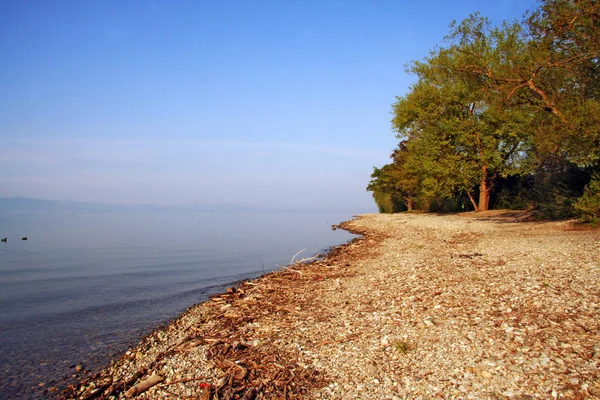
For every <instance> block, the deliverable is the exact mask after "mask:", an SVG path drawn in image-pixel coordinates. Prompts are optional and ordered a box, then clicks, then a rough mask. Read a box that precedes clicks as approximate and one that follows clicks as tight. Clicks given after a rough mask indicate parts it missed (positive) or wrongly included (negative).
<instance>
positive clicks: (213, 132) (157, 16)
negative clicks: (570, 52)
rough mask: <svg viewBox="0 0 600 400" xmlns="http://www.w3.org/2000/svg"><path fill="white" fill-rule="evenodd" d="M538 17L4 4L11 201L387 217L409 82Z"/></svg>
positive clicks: (423, 9) (1, 162) (432, 10)
mask: <svg viewBox="0 0 600 400" xmlns="http://www.w3.org/2000/svg"><path fill="white" fill-rule="evenodd" d="M534 8H536V2H535V1H531V0H525V1H524V0H504V1H502V0H499V1H492V0H480V1H472V0H471V1H438V0H429V1H408V0H406V1H400V0H397V1H380V0H373V1H367V0H344V1H337V0H321V1H313V0H212V1H209V0H194V1H186V0H178V1H167V0H165V1H134V0H131V1H121V0H119V1H113V0H88V1H74V0H70V1H60V0H0V197H12V196H20V197H33V198H40V199H50V200H71V201H85V202H101V203H111V204H137V203H144V204H148V203H151V204H157V205H186V204H218V203H235V204H240V205H247V206H268V207H284V208H325V209H340V210H351V211H355V212H368V211H375V205H374V202H373V200H372V197H371V195H370V193H367V192H366V191H365V187H366V185H367V184H368V181H369V179H370V174H371V173H372V171H373V166H382V165H383V164H386V163H388V162H389V155H390V153H391V152H392V150H393V148H394V147H395V146H396V145H397V141H398V140H397V139H396V137H395V133H394V132H393V130H392V128H391V122H390V120H391V118H392V115H391V105H392V103H393V102H394V101H395V96H402V95H405V94H406V93H407V91H408V90H409V88H410V84H411V83H412V82H414V76H411V75H409V74H408V73H407V72H406V70H405V66H406V65H407V64H408V63H410V61H411V60H418V59H422V58H423V57H425V56H426V55H427V54H428V52H429V51H430V50H431V49H433V48H434V47H435V46H436V45H440V44H443V39H444V36H445V35H446V34H448V32H449V28H448V26H449V24H450V22H451V21H453V20H457V21H461V20H462V19H464V18H466V17H468V16H469V14H471V13H473V12H476V11H479V12H481V13H482V14H483V15H484V16H487V17H489V18H490V19H491V20H492V22H494V23H501V22H502V21H503V20H514V19H520V17H521V16H522V15H523V14H524V13H525V12H526V11H527V10H532V9H534Z"/></svg>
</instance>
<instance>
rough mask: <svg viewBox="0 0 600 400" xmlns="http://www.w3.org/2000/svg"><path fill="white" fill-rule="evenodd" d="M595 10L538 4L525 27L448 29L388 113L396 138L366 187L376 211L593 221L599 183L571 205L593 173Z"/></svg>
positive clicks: (590, 3) (598, 102) (599, 43)
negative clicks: (526, 212)
mask: <svg viewBox="0 0 600 400" xmlns="http://www.w3.org/2000/svg"><path fill="white" fill-rule="evenodd" d="M598 15H600V3H599V2H597V1H595V0H578V1H576V2H574V1H570V0H545V1H542V3H541V5H540V7H539V8H538V9H537V10H534V11H533V12H532V13H530V14H529V16H528V17H527V18H526V19H524V20H523V21H522V22H521V23H517V22H513V23H507V22H505V23H503V24H502V25H501V26H492V24H491V23H490V21H489V20H488V19H486V18H484V17H482V16H480V15H479V14H475V15H472V16H470V17H469V18H467V19H465V20H464V21H462V22H461V23H460V24H453V25H452V26H451V32H450V34H449V35H448V36H447V37H446V44H445V46H443V47H439V48H437V49H435V50H434V51H432V52H431V53H430V54H429V56H428V57H426V58H424V59H423V60H421V61H416V62H414V63H412V64H411V65H410V66H409V71H410V72H412V73H413V74H415V75H416V77H417V81H416V83H414V84H413V85H412V86H411V88H410V91H409V92H408V93H407V94H406V95H405V96H402V97H398V98H397V101H396V102H395V103H394V104H393V106H392V109H393V119H392V126H393V128H394V129H395V131H396V132H397V136H398V138H400V139H401V140H402V142H401V144H400V145H399V147H398V149H396V150H395V151H394V153H393V154H392V162H391V163H390V164H387V165H385V166H383V167H382V168H375V171H374V173H373V175H372V178H373V179H372V181H371V182H370V183H369V187H368V188H367V189H368V190H372V191H373V192H374V196H375V197H376V199H377V198H379V200H378V201H377V202H378V204H380V203H381V207H380V208H381V209H385V210H391V211H394V210H395V208H394V207H395V206H394V202H395V201H396V202H403V203H404V205H405V206H407V207H409V208H410V207H411V206H416V207H420V208H422V209H426V210H430V211H438V210H447V211H450V210H457V209H459V210H462V209H469V208H470V207H473V208H475V210H486V209H488V208H489V207H490V206H491V205H493V206H495V207H499V208H531V207H532V205H533V206H534V207H535V209H536V210H537V215H538V216H541V217H544V218H553V219H554V218H566V217H570V216H573V215H574V212H575V211H577V212H578V213H579V214H580V215H581V216H582V218H584V217H583V216H584V215H585V218H588V219H589V218H592V217H589V215H592V216H593V215H595V214H594V213H595V212H596V211H595V209H594V204H595V203H594V202H595V201H596V199H597V197H596V193H597V191H596V192H594V190H596V189H594V188H595V186H594V185H596V183H593V184H592V183H590V187H592V189H589V190H591V191H592V193H591V194H590V193H589V192H588V191H587V189H586V192H585V200H583V198H582V199H581V200H579V201H577V198H579V197H581V196H582V194H583V187H584V185H585V183H587V180H589V175H587V172H585V171H587V170H593V169H598V168H599V167H600V18H599V17H598ZM594 182H595V181H594ZM376 193H378V194H377V195H376ZM384 194H385V195H386V196H387V197H386V196H384ZM386 199H387V200H386ZM467 199H468V200H467ZM575 204H576V205H575ZM574 207H575V208H574ZM396 209H398V208H396ZM584 209H585V210H588V211H585V212H584V211H582V210H584Z"/></svg>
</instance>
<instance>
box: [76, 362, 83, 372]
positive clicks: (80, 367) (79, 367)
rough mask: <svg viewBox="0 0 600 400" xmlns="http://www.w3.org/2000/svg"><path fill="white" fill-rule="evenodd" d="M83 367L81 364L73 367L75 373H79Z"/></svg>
mask: <svg viewBox="0 0 600 400" xmlns="http://www.w3.org/2000/svg"><path fill="white" fill-rule="evenodd" d="M82 369H83V366H82V365H81V364H79V365H76V366H75V372H81V370H82Z"/></svg>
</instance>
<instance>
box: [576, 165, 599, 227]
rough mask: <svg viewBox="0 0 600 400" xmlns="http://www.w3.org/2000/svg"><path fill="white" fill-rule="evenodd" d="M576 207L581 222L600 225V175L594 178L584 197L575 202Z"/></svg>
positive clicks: (586, 188) (595, 175) (597, 174)
mask: <svg viewBox="0 0 600 400" xmlns="http://www.w3.org/2000/svg"><path fill="white" fill-rule="evenodd" d="M574 207H575V213H576V214H577V216H578V217H579V219H581V221H583V222H586V223H589V224H593V225H600V173H596V174H594V175H593V176H592V179H591V180H590V183H589V184H588V185H587V186H586V187H585V191H584V193H583V196H581V198H579V200H577V201H576V202H575V205H574Z"/></svg>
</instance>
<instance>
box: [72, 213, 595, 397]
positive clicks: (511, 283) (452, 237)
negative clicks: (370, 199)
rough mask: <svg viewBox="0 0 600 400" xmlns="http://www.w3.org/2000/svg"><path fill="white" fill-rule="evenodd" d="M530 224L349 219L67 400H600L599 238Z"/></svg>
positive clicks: (556, 225)
mask: <svg viewBox="0 0 600 400" xmlns="http://www.w3.org/2000/svg"><path fill="white" fill-rule="evenodd" d="M525 217H526V215H525V214H523V213H515V212H489V213H465V214H458V215H447V216H439V215H430V214H423V215H420V214H393V215H381V214H379V215H371V214H369V215H363V216H359V217H358V219H354V220H351V221H347V222H344V223H342V224H340V227H342V228H343V229H346V230H349V231H350V232H352V233H355V234H359V235H362V237H360V238H355V239H353V240H351V241H350V242H348V243H346V244H342V245H339V246H336V247H334V248H333V249H332V250H331V251H330V252H329V253H328V254H327V256H326V257H325V258H324V259H319V260H315V261H313V262H310V263H307V264H296V265H292V266H288V267H284V268H283V269H281V270H279V271H275V272H272V273H269V274H266V275H263V276H261V277H259V278H257V279H253V280H249V281H244V282H242V283H241V284H239V285H238V286H237V287H234V288H230V289H229V290H228V291H227V292H226V293H223V294H220V295H216V296H212V297H211V298H210V299H209V300H208V301H206V302H204V303H200V304H198V305H195V306H192V307H190V308H189V309H188V310H187V311H185V312H184V313H183V314H182V315H181V316H180V317H179V318H177V319H175V320H174V321H172V322H171V323H170V324H169V325H168V326H167V327H165V328H162V329H158V330H156V331H155V332H153V333H152V334H150V335H149V336H147V337H146V338H145V339H144V340H143V341H142V342H141V343H140V344H139V345H138V346H137V347H135V348H133V349H131V350H130V351H128V352H127V353H126V354H125V355H124V356H123V357H121V358H120V359H119V360H117V361H116V362H115V363H113V364H112V365H111V366H109V367H108V368H106V369H105V370H103V371H101V372H99V373H97V374H96V375H94V376H92V377H91V378H88V379H87V380H84V381H82V382H80V384H79V385H78V387H73V388H72V390H71V391H70V392H65V393H63V397H64V398H77V399H84V398H85V399H91V398H109V397H110V396H114V398H125V397H126V396H127V395H129V396H131V397H135V398H139V399H155V398H165V399H166V398H201V399H212V398H216V397H215V393H218V396H219V397H218V398H232V399H247V400H249V399H253V398H265V399H266V398H290V399H292V398H332V399H333V398H386V399H399V398H415V397H417V398H418V397H421V398H432V397H440V396H441V397H445V398H490V399H494V398H495V399H498V398H519V399H529V398H548V397H558V396H560V397H561V398H591V397H600V384H599V383H598V382H600V298H599V297H600V288H598V287H597V277H598V274H600V232H598V231H586V230H581V229H577V228H576V227H573V225H572V224H571V223H569V222H518V221H519V220H520V219H524V218H525ZM148 378H151V379H150V381H151V382H149V381H148ZM152 380H153V381H152ZM141 382H145V383H149V384H152V383H153V384H154V385H153V386H152V387H151V388H150V389H148V390H147V391H145V392H143V393H141V394H139V395H137V394H135V393H134V391H132V389H131V388H132V387H133V388H136V387H137V388H139V386H136V385H139V384H140V383H141Z"/></svg>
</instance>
